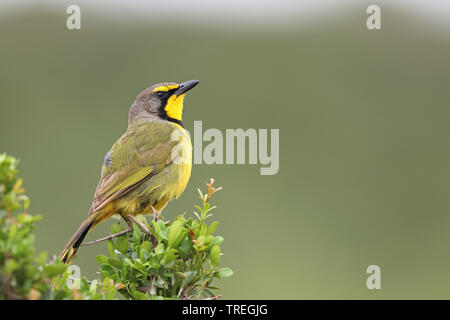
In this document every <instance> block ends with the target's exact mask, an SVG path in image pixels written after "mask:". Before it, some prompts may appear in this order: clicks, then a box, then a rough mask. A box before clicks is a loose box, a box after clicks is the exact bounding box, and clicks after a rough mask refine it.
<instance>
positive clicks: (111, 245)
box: [108, 240, 116, 258]
mask: <svg viewBox="0 0 450 320" xmlns="http://www.w3.org/2000/svg"><path fill="white" fill-rule="evenodd" d="M115 250H116V246H115V244H114V241H112V240H108V252H109V256H110V257H111V258H114V256H115Z"/></svg>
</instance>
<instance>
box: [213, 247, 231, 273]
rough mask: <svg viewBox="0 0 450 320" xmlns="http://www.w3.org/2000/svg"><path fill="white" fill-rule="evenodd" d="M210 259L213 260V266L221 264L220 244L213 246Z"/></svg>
mask: <svg viewBox="0 0 450 320" xmlns="http://www.w3.org/2000/svg"><path fill="white" fill-rule="evenodd" d="M209 261H210V262H211V265H212V266H213V268H216V267H217V266H218V265H219V261H220V247H219V246H218V245H215V246H213V247H212V248H211V250H210V251H209ZM230 270H231V269H230Z"/></svg>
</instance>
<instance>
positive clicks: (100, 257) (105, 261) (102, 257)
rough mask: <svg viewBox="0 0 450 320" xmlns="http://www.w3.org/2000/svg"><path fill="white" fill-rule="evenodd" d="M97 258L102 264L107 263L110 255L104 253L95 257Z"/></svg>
mask: <svg viewBox="0 0 450 320" xmlns="http://www.w3.org/2000/svg"><path fill="white" fill-rule="evenodd" d="M95 259H96V260H97V262H98V263H100V264H106V263H108V257H107V256H105V255H104V254H101V255H98V256H97V257H95Z"/></svg>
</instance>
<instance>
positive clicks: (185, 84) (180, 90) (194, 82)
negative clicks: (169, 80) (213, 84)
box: [174, 80, 200, 96]
mask: <svg viewBox="0 0 450 320" xmlns="http://www.w3.org/2000/svg"><path fill="white" fill-rule="evenodd" d="M199 83H200V81H198V80H189V81H186V82H183V83H182V84H180V87H179V88H178V89H177V91H175V92H174V94H175V95H177V96H179V95H182V94H183V93H186V92H188V91H189V90H191V89H192V88H193V87H195V86H196V85H198V84H199Z"/></svg>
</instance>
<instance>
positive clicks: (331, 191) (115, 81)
mask: <svg viewBox="0 0 450 320" xmlns="http://www.w3.org/2000/svg"><path fill="white" fill-rule="evenodd" d="M368 4H371V3H369V2H367V3H365V2H364V1H363V2H360V3H359V4H358V5H353V6H351V7H348V8H346V9H345V10H342V11H336V12H335V13H334V14H327V15H326V14H323V15H320V14H318V15H317V16H316V17H315V18H310V20H311V21H309V22H308V23H307V24H305V23H300V21H299V23H298V24H296V23H288V24H286V25H281V26H278V27H275V26H273V25H271V24H268V25H266V26H264V23H262V27H261V26H252V25H242V26H239V24H237V25H234V26H223V25H219V24H218V23H217V24H216V23H211V22H210V23H204V24H202V23H198V24H195V23H193V22H192V21H190V22H184V20H183V19H182V18H181V17H177V16H165V17H164V18H160V19H153V18H152V19H150V18H149V19H148V22H145V21H143V20H142V19H140V20H139V19H136V21H134V19H133V17H132V16H130V17H129V18H127V17H126V16H125V17H122V18H121V20H120V21H117V20H116V19H114V18H108V17H107V15H105V14H103V15H101V14H97V13H96V12H95V10H89V6H87V7H86V6H84V7H83V6H82V29H81V30H79V31H69V30H67V29H66V28H65V21H66V18H67V16H68V15H67V14H66V13H65V9H66V7H67V3H61V4H60V5H56V6H51V7H38V6H36V5H35V6H33V7H23V8H22V9H20V10H12V11H8V12H3V13H2V14H0V39H1V46H0V70H1V75H0V106H1V109H0V152H7V153H9V154H11V155H15V156H17V157H19V158H20V160H21V165H20V170H21V176H22V177H23V178H24V180H25V187H26V189H27V193H28V195H29V196H30V197H31V200H32V201H31V212H32V213H33V214H43V215H44V220H43V221H42V222H40V223H39V224H38V228H37V230H36V234H37V239H36V244H37V248H38V250H47V251H48V252H49V253H50V254H53V253H55V254H57V253H59V252H60V250H61V249H62V248H63V246H64V244H65V242H66V241H67V240H68V239H69V237H70V236H71V234H72V233H73V232H74V231H75V229H76V228H77V227H78V225H79V223H80V222H81V221H82V220H83V219H84V217H85V216H86V214H87V212H88V209H89V206H90V202H91V200H92V196H93V192H94V190H95V187H96V186H97V182H98V179H99V176H100V166H101V164H102V162H103V157H104V154H105V153H106V151H108V150H109V148H110V146H111V145H112V144H113V143H114V142H115V140H116V139H117V138H118V137H119V136H120V135H121V134H122V133H123V132H124V130H125V129H126V126H127V116H128V108H129V106H130V105H131V103H132V102H133V100H134V99H135V97H136V95H137V94H138V93H139V92H140V91H142V90H143V89H145V88H146V87H148V86H150V85H151V84H153V83H157V82H162V81H176V82H181V81H185V80H189V79H199V80H201V84H200V85H199V86H198V87H197V88H196V89H195V90H193V91H192V92H191V93H189V95H188V96H187V98H186V100H185V110H184V123H185V125H186V127H187V128H188V129H190V130H191V131H192V129H193V121H194V120H202V121H203V128H204V130H205V129H207V128H218V129H221V130H225V129H226V128H244V129H247V128H256V129H259V128H279V129H280V170H279V173H278V174H277V175H274V176H261V175H259V167H260V166H259V165H211V166H208V165H195V166H194V167H193V171H192V178H191V180H190V182H189V185H188V188H187V189H186V191H185V192H184V194H183V196H182V197H181V198H180V199H179V200H177V201H173V202H171V203H170V204H169V206H168V207H167V208H166V209H165V211H164V214H165V215H166V216H168V217H169V219H170V217H174V216H175V215H177V214H180V213H182V212H184V211H186V212H188V213H191V212H192V211H193V205H194V204H197V203H198V197H197V192H196V189H197V187H202V188H203V186H204V182H205V181H206V180H207V179H208V178H210V177H215V178H216V184H217V186H223V187H224V190H223V191H221V192H220V193H219V194H217V196H216V197H215V199H214V203H215V204H216V205H217V207H218V208H217V210H216V212H215V219H217V220H219V221H220V224H219V229H218V231H217V233H218V234H221V235H223V236H224V237H225V241H224V245H223V252H224V256H223V257H222V264H223V265H224V266H230V267H232V268H233V270H234V272H235V275H234V276H233V277H231V278H229V279H225V280H223V281H222V282H221V284H220V285H221V286H222V287H223V289H224V290H223V294H224V297H225V298H228V299H319V298H321V299H336V298H338V299H381V298H384V299H391V298H405V299H417V298H444V299H447V298H449V297H450V276H449V270H450V250H449V245H450V233H449V226H450V215H449V209H450V197H449V193H450V166H449V159H450V148H449V147H450V146H449V137H450V125H449V121H450V120H449V119H450V108H449V107H450V90H449V83H450V63H449V62H450V60H449V59H450V35H449V33H447V32H444V31H443V30H442V29H439V28H437V27H435V26H433V23H432V21H428V22H427V21H426V19H425V20H424V19H418V18H417V17H416V16H414V14H413V13H411V12H410V11H408V10H402V8H401V7H396V8H392V7H389V6H384V7H382V27H383V29H382V30H378V31H369V30H367V29H366V25H365V19H366V17H367V15H366V13H365V9H366V8H367V5H368ZM237 9H238V8H237ZM286 10H289V8H286ZM299 20H300V19H299ZM110 224H111V222H107V223H104V224H103V225H101V226H99V227H98V228H96V229H94V231H93V232H92V233H91V234H89V236H88V239H90V240H92V239H96V238H98V237H100V236H103V235H105V234H106V233H107V232H109V225H110ZM105 250H106V245H105V244H98V245H95V246H90V247H84V248H82V250H80V254H79V256H78V258H77V259H76V260H75V262H74V263H75V264H77V265H79V266H80V267H81V270H82V275H86V276H87V277H91V278H92V277H94V276H95V271H96V268H97V262H96V261H95V259H94V257H95V256H96V255H97V254H100V253H103V252H105ZM372 264H376V265H379V266H380V267H381V271H382V280H381V285H382V289H381V290H368V289H367V288H366V279H367V277H368V275H367V274H366V268H367V266H369V265H372Z"/></svg>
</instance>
